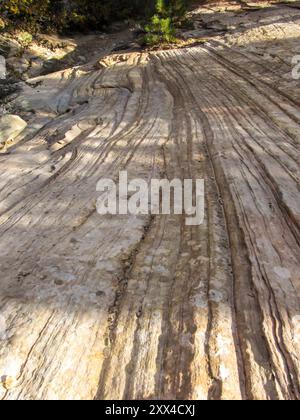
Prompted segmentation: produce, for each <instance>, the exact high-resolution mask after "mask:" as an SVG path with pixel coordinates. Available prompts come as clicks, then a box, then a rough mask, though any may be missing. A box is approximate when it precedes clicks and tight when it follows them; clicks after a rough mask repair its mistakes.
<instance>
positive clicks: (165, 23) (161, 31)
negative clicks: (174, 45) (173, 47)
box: [145, 0, 187, 45]
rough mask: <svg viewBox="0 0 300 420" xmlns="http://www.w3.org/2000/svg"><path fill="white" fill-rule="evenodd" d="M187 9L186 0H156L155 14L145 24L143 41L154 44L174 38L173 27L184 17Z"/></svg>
mask: <svg viewBox="0 0 300 420" xmlns="http://www.w3.org/2000/svg"><path fill="white" fill-rule="evenodd" d="M186 10H187V2H186V0H156V4H155V14H154V16H152V18H151V21H150V23H149V24H147V25H146V26H145V29H146V32H147V35H146V36H145V43H146V44H148V45H155V44H159V43H163V42H168V43H170V42H174V41H175V40H176V37H175V34H176V30H175V27H176V25H178V23H179V22H180V21H181V20H182V19H183V18H184V16H185V13H186Z"/></svg>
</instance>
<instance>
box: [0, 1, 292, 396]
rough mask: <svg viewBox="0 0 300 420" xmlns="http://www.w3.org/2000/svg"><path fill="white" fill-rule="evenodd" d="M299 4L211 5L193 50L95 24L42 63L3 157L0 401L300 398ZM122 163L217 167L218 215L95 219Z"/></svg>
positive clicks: (201, 17)
mask: <svg viewBox="0 0 300 420" xmlns="http://www.w3.org/2000/svg"><path fill="white" fill-rule="evenodd" d="M297 5H298V3H293V4H290V3H289V4H278V3H276V4H270V3H258V2H256V3H255V4H252V3H247V4H245V3H243V4H242V3H241V4H238V5H237V4H233V3H225V2H222V4H221V5H220V4H214V3H210V4H209V5H206V6H200V7H199V8H198V9H196V10H194V11H193V12H191V19H192V21H193V22H194V23H195V27H194V29H193V30H192V33H191V34H190V35H189V32H188V30H181V31H180V33H181V36H182V38H183V37H184V38H185V40H184V42H190V43H191V46H189V47H184V48H170V49H168V50H164V51H148V52H147V51H143V52H130V51H126V50H125V52H124V51H123V50H122V51H118V52H112V50H113V49H116V47H117V44H119V43H121V39H122V37H123V35H122V33H119V34H113V35H111V36H107V37H105V38H104V39H102V40H100V37H101V36H102V35H100V34H98V35H93V36H92V35H88V36H86V37H82V38H80V39H78V41H76V43H75V41H74V39H75V38H73V40H70V41H64V42H66V43H67V44H68V45H71V44H72V43H73V42H74V47H72V48H73V50H72V49H70V51H69V52H68V53H67V55H66V56H64V57H62V58H61V59H60V60H59V63H58V67H57V68H56V67H55V66H54V69H55V71H54V70H53V71H52V70H51V67H49V69H47V71H46V73H47V74H44V73H43V72H44V70H43V71H41V72H40V70H37V67H36V69H35V70H33V67H34V66H33V64H32V59H30V60H29V62H30V63H31V64H30V66H29V69H27V70H26V71H25V73H22V78H23V81H22V82H21V83H20V85H19V88H20V89H21V91H20V92H19V93H17V94H16V95H15V96H13V97H12V98H11V100H9V101H7V102H6V103H5V107H4V111H3V112H8V111H9V110H11V111H9V115H8V116H7V115H6V116H5V117H4V123H3V117H2V119H1V121H2V122H1V124H2V126H3V124H4V125H5V121H6V125H5V127H9V130H10V128H11V127H13V126H14V124H11V123H12V119H13V121H17V120H16V117H15V115H17V116H19V117H20V118H22V120H24V121H26V124H27V125H26V128H24V127H25V123H24V122H21V121H20V120H19V119H18V123H17V126H18V124H19V123H20V125H19V126H20V129H21V127H23V128H24V130H22V132H20V134H19V135H17V137H15V134H16V132H14V134H13V137H14V144H13V145H12V146H11V147H9V148H8V149H7V150H8V152H9V153H6V154H3V155H0V167H1V177H0V238H1V240H0V399H3V400H12V399H19V400H23V399H29V400H30V399H63V400H64V399H89V400H92V399H113V400H119V399H151V398H155V399H210V400H219V399H224V400H228V399H234V400H240V399H250V400H257V399H263V400H271V399H281V400H299V399H300V384H299V377H300V364H299V359H300V277H299V273H300V270H299V268H300V195H299V189H300V187H299V180H300V166H299V164H300V162H299V158H300V154H299V143H300V103H299V98H300V84H299V80H296V79H295V78H293V76H292V68H293V67H292V58H293V57H294V56H295V55H298V54H299V39H300V10H299V8H298V7H297ZM225 27H226V30H225ZM97 37H98V38H97ZM114 37H115V38H114ZM96 39H98V40H99V41H97V42H95V40H96ZM128 42H129V43H131V42H135V41H134V40H132V39H131V35H129V39H128ZM126 43H127V41H126ZM126 43H125V44H126ZM75 44H76V45H77V47H76V45H75ZM78 45H81V47H79V46H78ZM119 46H120V47H121V48H125V49H126V48H127V47H126V45H124V40H123V41H122V45H119ZM45 49H47V50H49V49H48V47H47V48H46V47H45ZM62 50H63V48H58V49H57V51H62ZM84 50H86V53H84ZM6 55H7V57H8V55H9V53H6ZM22 57H23V58H24V59H27V60H28V58H26V56H25V57H24V56H22ZM79 57H82V58H79ZM83 57H84V59H83ZM51 59H54V57H53V56H51V55H49V60H51ZM73 60H74V61H73ZM18 65H19V64H18ZM44 67H45V62H43V64H42V68H43V69H44ZM7 121H8V122H9V124H8V123H7ZM9 130H8V132H7V128H5V129H4V130H3V128H2V133H4V134H2V139H3V138H8V137H10V136H11V134H9ZM7 133H8V134H7ZM2 139H1V141H2ZM121 170H127V171H128V176H129V179H133V178H142V179H145V180H146V181H148V182H149V180H150V179H151V178H157V177H164V178H165V177H167V178H168V179H173V178H179V179H182V180H183V179H187V178H188V179H204V180H205V203H206V204H205V220H204V223H203V224H202V225H200V226H187V225H186V224H185V216H184V215H155V216H150V215H149V216H142V215H137V216H133V215H128V216H124V215H117V216H111V215H107V216H100V215H99V214H98V213H97V211H96V202H97V199H98V197H99V193H98V192H97V191H96V185H97V182H98V181H99V179H101V178H111V179H114V180H117V179H118V176H119V172H120V171H121ZM2 174H5V176H3V175H2Z"/></svg>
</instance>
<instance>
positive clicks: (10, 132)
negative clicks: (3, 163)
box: [0, 114, 27, 153]
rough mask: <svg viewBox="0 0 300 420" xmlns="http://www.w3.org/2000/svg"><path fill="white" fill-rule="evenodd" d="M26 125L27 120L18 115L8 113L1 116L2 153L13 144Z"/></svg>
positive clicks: (0, 147) (0, 148)
mask: <svg viewBox="0 0 300 420" xmlns="http://www.w3.org/2000/svg"><path fill="white" fill-rule="evenodd" d="M26 126H27V123H26V121H24V120H23V119H22V118H20V117H19V116H17V115H10V114H6V115H3V116H2V117H0V153H1V151H4V150H6V149H7V148H8V147H9V146H11V145H12V143H13V142H14V140H15V139H16V138H17V137H18V135H19V134H20V133H22V131H23V130H24V129H25V128H26Z"/></svg>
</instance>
